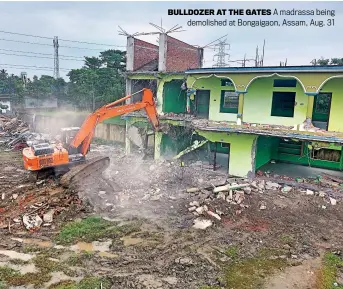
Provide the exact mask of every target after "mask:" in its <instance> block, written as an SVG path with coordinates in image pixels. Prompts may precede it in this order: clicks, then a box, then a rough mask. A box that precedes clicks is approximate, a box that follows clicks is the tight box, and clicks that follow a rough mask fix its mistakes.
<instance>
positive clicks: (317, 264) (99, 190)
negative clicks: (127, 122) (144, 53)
mask: <svg viewBox="0 0 343 289" xmlns="http://www.w3.org/2000/svg"><path fill="white" fill-rule="evenodd" d="M96 155H107V156H109V157H110V158H111V165H110V167H109V168H108V169H107V170H106V171H105V172H104V173H103V176H102V177H100V178H88V179H87V180H84V181H83V182H82V184H80V186H79V187H78V189H77V190H76V189H73V190H72V189H64V188H62V187H61V186H60V185H59V184H58V179H54V178H49V179H46V180H45V181H43V182H41V181H38V182H36V181H34V180H31V179H30V178H29V175H28V173H27V172H26V171H25V170H24V169H23V166H22V159H21V154H20V152H7V151H5V150H4V149H3V148H2V149H1V152H0V186H1V200H0V201H1V205H0V212H1V213H0V222H1V223H0V224H1V240H0V281H1V283H0V288H59V289H62V288H65V289H67V288H68V289H70V288H89V289H93V288H104V289H105V288H119V289H126V288H141V289H145V288H152V289H155V288H156V289H157V288H163V289H164V288H166V289H168V288H180V289H193V288H197V289H219V288H224V289H231V288H234V289H236V288H237V289H245V288H254V289H255V288H262V289H286V288H287V289H288V288H299V289H307V288H311V289H324V288H325V289H327V288H343V269H342V268H343V259H342V254H341V250H342V247H343V242H342V236H343V202H342V201H341V200H340V199H338V202H337V204H335V205H332V204H330V203H328V202H327V201H326V200H325V198H323V197H321V196H319V195H317V194H316V193H315V194H313V195H311V194H306V193H305V192H302V191H301V190H300V189H292V190H291V191H290V192H287V193H284V192H282V191H280V190H264V191H263V192H262V193H259V192H254V191H253V192H252V193H251V194H249V195H246V197H245V200H244V206H240V205H237V204H229V203H227V202H226V201H225V200H222V199H216V198H213V199H210V200H209V198H208V196H209V195H213V193H212V192H211V190H202V191H200V192H197V193H187V192H186V189H187V188H190V187H199V186H200V187H203V188H205V187H211V186H212V185H213V186H218V185H220V184H222V183H223V182H225V180H226V178H227V176H225V174H223V173H220V172H213V171H212V170H210V169H206V168H205V167H204V166H202V165H201V164H199V163H195V164H187V163H186V166H185V167H181V166H180V164H179V162H178V161H175V162H170V161H160V162H155V161H153V160H151V159H145V158H143V155H142V154H140V153H139V152H135V153H134V154H133V155H130V156H124V153H123V148H121V147H119V146H117V147H114V146H104V145H96V146H93V147H92V150H91V152H90V155H89V157H92V156H96ZM256 181H257V182H259V180H258V179H257V180H256ZM318 191H319V189H318ZM194 201H197V202H199V203H204V202H205V203H206V204H207V205H208V207H209V208H210V209H213V211H214V210H215V209H217V211H219V212H220V211H221V212H223V214H222V215H221V218H220V220H217V219H216V218H213V217H212V218H210V217H209V216H207V217H206V218H205V219H211V222H212V225H211V226H210V227H208V228H207V229H205V230H201V229H195V228H193V227H192V226H193V223H194V220H195V219H199V218H202V217H201V216H195V215H194V213H193V212H190V210H189V208H190V207H191V205H190V203H191V202H194ZM261 204H263V205H264V208H263V209H261V208H262V207H261ZM48 209H54V212H55V214H54V219H53V221H52V222H51V223H49V222H43V224H42V225H41V226H40V228H39V229H38V230H31V231H28V230H27V229H26V228H25V227H24V226H23V224H22V222H21V218H22V216H23V215H24V214H25V213H27V212H30V213H35V214H38V215H40V216H41V217H42V218H43V215H44V213H45V212H46V211H47V210H48ZM203 219H204V217H203Z"/></svg>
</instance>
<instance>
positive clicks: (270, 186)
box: [265, 182, 281, 190]
mask: <svg viewBox="0 0 343 289" xmlns="http://www.w3.org/2000/svg"><path fill="white" fill-rule="evenodd" d="M280 187H281V186H280V185H279V184H277V183H273V182H266V186H265V188H266V190H277V189H279V188H280Z"/></svg>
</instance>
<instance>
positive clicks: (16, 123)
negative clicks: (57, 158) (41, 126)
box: [0, 116, 50, 150]
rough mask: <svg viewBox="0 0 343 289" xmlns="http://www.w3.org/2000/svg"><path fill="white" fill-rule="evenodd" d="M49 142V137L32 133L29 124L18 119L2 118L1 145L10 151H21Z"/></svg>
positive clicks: (0, 124)
mask: <svg viewBox="0 0 343 289" xmlns="http://www.w3.org/2000/svg"><path fill="white" fill-rule="evenodd" d="M49 140H50V136H49V135H47V134H41V133H35V132H31V131H30V128H29V126H28V124H27V123H26V122H24V121H22V120H20V119H18V118H11V117H8V116H0V144H3V145H6V146H7V147H8V149H9V150H21V149H23V148H25V147H28V146H31V145H34V144H38V143H43V142H49Z"/></svg>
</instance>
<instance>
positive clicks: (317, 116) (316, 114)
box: [312, 92, 332, 130]
mask: <svg viewBox="0 0 343 289" xmlns="http://www.w3.org/2000/svg"><path fill="white" fill-rule="evenodd" d="M331 98H332V93H326V92H325V93H324V92H323V93H319V94H318V95H316V96H315V97H314V104H313V113H312V122H313V124H314V125H315V126H318V127H322V128H323V129H326V130H327V129H328V125H329V118H330V108H331ZM316 124H317V125H316Z"/></svg>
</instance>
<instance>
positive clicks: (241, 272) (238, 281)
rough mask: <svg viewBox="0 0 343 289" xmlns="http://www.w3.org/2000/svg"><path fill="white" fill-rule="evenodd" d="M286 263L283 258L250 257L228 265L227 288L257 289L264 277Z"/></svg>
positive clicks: (226, 273)
mask: <svg viewBox="0 0 343 289" xmlns="http://www.w3.org/2000/svg"><path fill="white" fill-rule="evenodd" d="M286 265H287V261H286V260H284V259H275V260H270V259H265V258H251V259H246V260H242V261H239V262H236V263H233V264H231V265H230V266H228V268H227V269H226V272H225V283H226V286H227V288H239V289H258V288H261V287H262V285H263V284H264V279H265V277H267V276H268V275H270V274H272V273H273V272H275V271H276V270H280V269H282V268H284V267H285V266H286Z"/></svg>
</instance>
